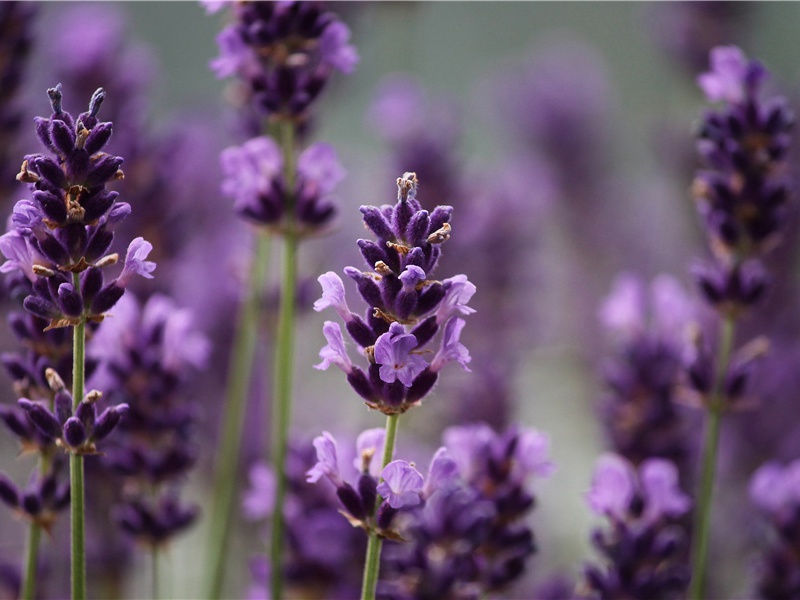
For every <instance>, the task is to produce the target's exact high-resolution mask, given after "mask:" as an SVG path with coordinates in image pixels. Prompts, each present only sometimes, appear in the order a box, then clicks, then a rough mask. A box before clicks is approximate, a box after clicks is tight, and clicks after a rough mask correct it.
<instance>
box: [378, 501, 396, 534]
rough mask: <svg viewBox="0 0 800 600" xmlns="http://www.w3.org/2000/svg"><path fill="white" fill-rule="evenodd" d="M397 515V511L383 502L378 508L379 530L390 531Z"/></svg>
mask: <svg viewBox="0 0 800 600" xmlns="http://www.w3.org/2000/svg"><path fill="white" fill-rule="evenodd" d="M396 514H397V509H396V508H392V507H391V506H389V503H388V502H381V505H380V507H379V508H378V518H377V519H376V522H377V525H378V528H380V529H389V527H391V526H392V521H393V520H394V516H395V515H396Z"/></svg>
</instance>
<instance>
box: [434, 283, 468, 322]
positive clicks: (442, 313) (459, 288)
mask: <svg viewBox="0 0 800 600" xmlns="http://www.w3.org/2000/svg"><path fill="white" fill-rule="evenodd" d="M444 283H445V284H446V285H448V288H447V292H446V293H445V296H444V299H443V300H442V303H441V304H440V305H439V309H438V310H437V311H436V321H437V322H438V323H440V324H441V323H444V322H445V321H446V320H447V319H449V318H450V317H451V316H453V315H454V314H455V313H457V312H458V313H460V314H462V315H471V314H472V313H474V312H475V309H474V308H470V307H469V306H467V302H469V301H470V299H471V298H472V296H473V295H474V294H475V286H474V285H473V284H472V283H470V282H469V280H468V279H467V276H466V275H456V276H455V277H450V278H449V279H445V280H444Z"/></svg>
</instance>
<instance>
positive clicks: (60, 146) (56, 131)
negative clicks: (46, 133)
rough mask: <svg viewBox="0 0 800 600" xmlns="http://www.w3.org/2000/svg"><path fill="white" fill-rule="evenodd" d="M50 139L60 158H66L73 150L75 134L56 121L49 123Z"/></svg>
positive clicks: (62, 123)
mask: <svg viewBox="0 0 800 600" xmlns="http://www.w3.org/2000/svg"><path fill="white" fill-rule="evenodd" d="M50 139H51V140H52V142H53V146H55V148H56V150H57V151H58V153H59V154H61V155H62V156H67V155H68V154H69V153H70V152H72V150H73V149H74V148H75V132H74V131H72V129H71V128H70V127H67V124H66V123H64V122H63V121H59V120H58V119H54V120H52V121H50Z"/></svg>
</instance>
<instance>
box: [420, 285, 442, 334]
mask: <svg viewBox="0 0 800 600" xmlns="http://www.w3.org/2000/svg"><path fill="white" fill-rule="evenodd" d="M444 295H445V289H444V286H443V285H442V284H441V282H439V281H435V282H433V283H431V284H430V285H427V286H425V289H423V290H422V293H421V294H420V295H419V300H418V301H417V314H421V315H424V314H427V313H429V312H431V311H432V310H433V309H435V308H436V307H437V306H438V305H439V303H440V302H441V301H442V298H444ZM417 339H419V337H417Z"/></svg>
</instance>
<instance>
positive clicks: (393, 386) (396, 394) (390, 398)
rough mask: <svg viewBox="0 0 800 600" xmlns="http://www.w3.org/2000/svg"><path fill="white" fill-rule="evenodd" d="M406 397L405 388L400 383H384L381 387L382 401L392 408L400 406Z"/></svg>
mask: <svg viewBox="0 0 800 600" xmlns="http://www.w3.org/2000/svg"><path fill="white" fill-rule="evenodd" d="M371 366H373V367H374V366H377V365H371ZM405 396H406V386H405V385H403V383H402V382H400V381H393V382H392V383H385V384H384V386H383V399H384V402H385V403H386V404H388V405H389V406H392V407H397V406H400V405H401V404H402V403H403V400H404V399H405Z"/></svg>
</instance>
